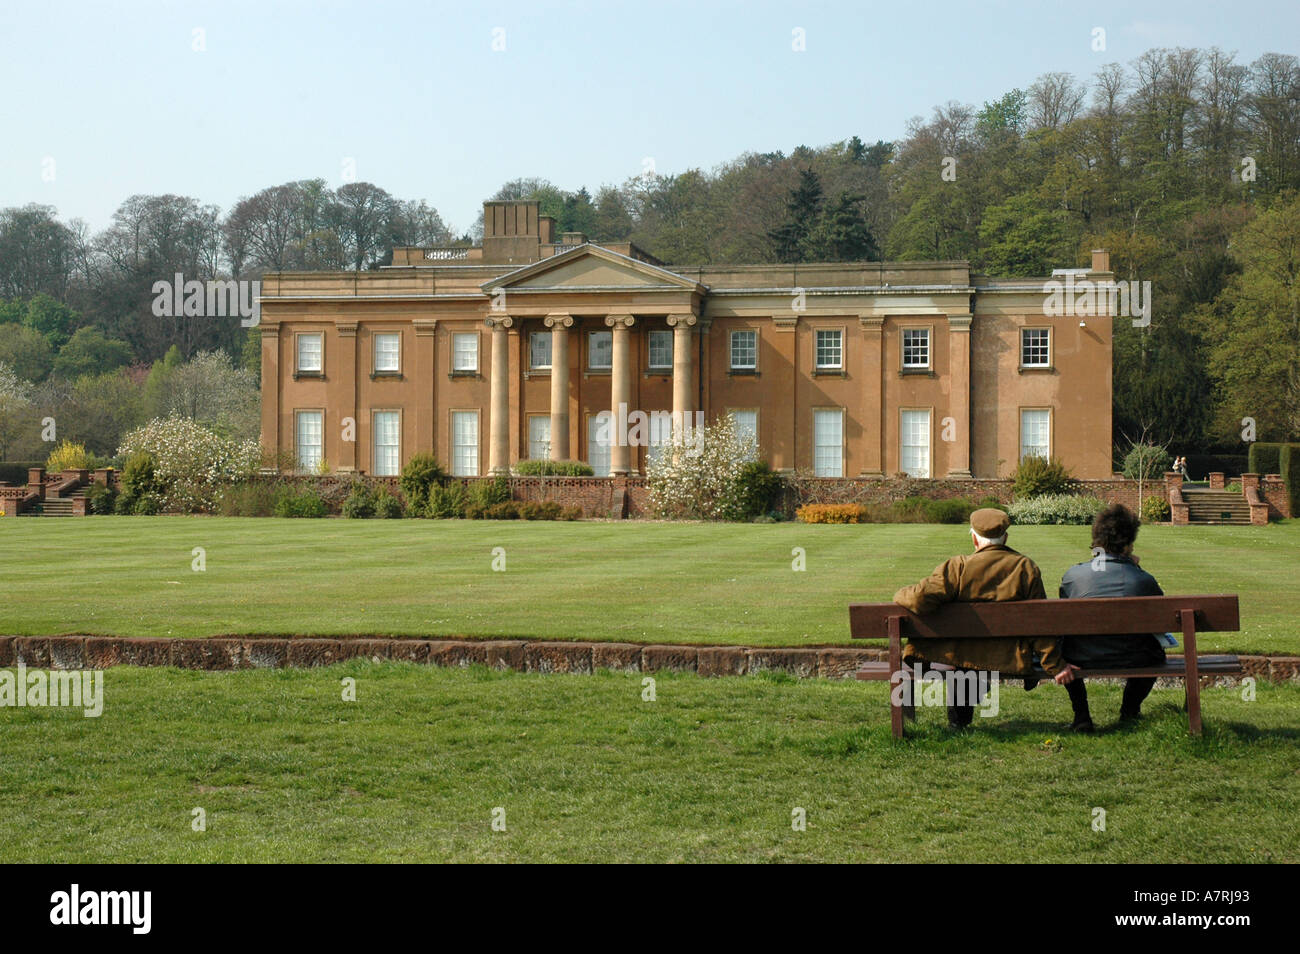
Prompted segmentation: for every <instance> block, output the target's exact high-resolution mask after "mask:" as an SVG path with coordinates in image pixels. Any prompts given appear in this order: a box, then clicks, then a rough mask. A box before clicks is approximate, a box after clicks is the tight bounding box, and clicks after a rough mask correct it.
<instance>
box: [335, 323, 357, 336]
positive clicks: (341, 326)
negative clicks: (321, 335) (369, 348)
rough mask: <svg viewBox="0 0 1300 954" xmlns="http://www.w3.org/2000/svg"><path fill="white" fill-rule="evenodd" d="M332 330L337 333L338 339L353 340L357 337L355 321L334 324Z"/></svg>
mask: <svg viewBox="0 0 1300 954" xmlns="http://www.w3.org/2000/svg"><path fill="white" fill-rule="evenodd" d="M334 328H335V330H336V331H338V333H339V337H340V338H355V337H356V336H357V323H356V322H355V321H338V322H335V323H334Z"/></svg>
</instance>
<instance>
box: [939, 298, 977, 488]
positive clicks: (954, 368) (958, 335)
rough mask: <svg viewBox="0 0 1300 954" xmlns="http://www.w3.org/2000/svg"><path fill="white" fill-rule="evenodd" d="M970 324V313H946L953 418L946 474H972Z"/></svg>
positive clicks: (965, 475) (952, 475)
mask: <svg viewBox="0 0 1300 954" xmlns="http://www.w3.org/2000/svg"><path fill="white" fill-rule="evenodd" d="M970 324H971V316H970V315H949V316H948V381H949V385H948V413H949V414H950V415H951V417H952V419H953V422H952V423H953V435H952V438H953V439H952V441H951V442H950V444H949V447H948V476H949V477H969V476H970V475H971V472H970ZM941 434H942V432H941Z"/></svg>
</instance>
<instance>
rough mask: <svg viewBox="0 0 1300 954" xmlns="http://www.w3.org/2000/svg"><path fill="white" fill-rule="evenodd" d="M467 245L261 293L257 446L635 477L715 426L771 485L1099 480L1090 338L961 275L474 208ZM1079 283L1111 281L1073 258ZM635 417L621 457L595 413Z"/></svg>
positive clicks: (1081, 328)
mask: <svg viewBox="0 0 1300 954" xmlns="http://www.w3.org/2000/svg"><path fill="white" fill-rule="evenodd" d="M484 221H485V225H484V237H483V243H482V245H481V246H479V247H473V248H427V249H424V248H398V249H395V250H394V254H393V264H392V265H390V266H387V267H384V268H380V269H377V270H374V271H363V272H282V273H273V274H268V275H266V276H264V278H263V284H262V297H261V329H262V441H263V444H264V446H266V447H269V448H273V449H275V450H276V451H277V452H279V453H280V454H281V456H282V457H283V458H284V459H286V461H292V462H293V463H294V464H295V465H296V467H297V468H298V469H300V470H304V471H311V470H315V469H317V468H321V467H328V468H330V469H332V470H339V471H358V472H362V473H367V474H373V475H394V474H397V473H399V472H400V470H401V468H402V466H403V464H404V463H405V462H406V461H407V460H409V459H410V457H411V456H412V455H414V454H417V453H422V452H431V453H433V454H434V455H435V456H436V457H437V458H438V460H439V462H440V463H442V464H443V465H444V466H445V467H447V469H448V470H450V471H451V472H452V473H454V474H458V475H464V476H474V475H483V474H490V473H505V472H508V470H509V468H510V467H511V466H512V465H514V464H515V463H517V462H518V461H520V460H523V459H537V458H549V459H551V460H583V461H586V462H588V463H590V464H591V465H592V466H593V467H594V468H595V470H596V473H597V474H598V475H602V474H611V475H616V476H617V475H629V476H630V475H636V474H644V473H645V468H646V464H647V461H648V460H649V459H650V456H651V455H653V454H655V453H659V452H661V449H662V447H663V445H664V444H666V443H667V442H668V441H669V440H670V430H671V428H670V426H669V425H668V423H667V422H668V421H669V420H670V418H669V416H668V415H666V414H662V415H661V414H654V413H653V412H672V414H674V415H676V416H677V417H678V418H679V419H681V418H685V419H687V420H693V419H694V418H695V412H703V415H704V418H705V419H706V420H713V419H714V418H716V417H717V416H719V415H722V414H729V415H731V416H732V417H733V419H734V420H735V422H736V424H737V427H738V429H740V430H741V431H742V432H743V433H745V434H746V435H748V436H749V437H750V438H751V439H752V440H754V441H755V442H756V444H757V453H758V456H759V457H761V458H762V459H764V460H767V461H768V462H769V463H771V465H772V466H773V467H775V468H777V469H783V470H792V469H797V470H800V471H809V472H814V473H816V474H818V475H820V476H826V477H841V476H843V477H856V476H874V475H881V476H891V475H894V474H897V473H907V474H909V475H911V476H913V477H920V478H925V477H950V476H956V477H962V476H973V477H980V478H991V477H1000V476H1005V475H1007V474H1008V473H1009V472H1010V471H1011V470H1012V469H1013V468H1014V467H1015V466H1016V463H1017V462H1018V461H1019V460H1020V459H1021V458H1022V457H1024V456H1026V455H1028V454H1042V455H1051V456H1055V457H1059V458H1061V459H1062V460H1063V461H1064V462H1065V464H1066V465H1067V466H1068V467H1069V468H1070V469H1071V470H1072V471H1073V473H1074V475H1075V476H1076V477H1080V478H1106V477H1109V476H1110V475H1111V321H1112V319H1111V318H1110V317H1107V316H1101V317H1096V318H1093V317H1086V318H1084V319H1080V318H1079V317H1078V316H1077V315H1073V316H1071V317H1053V316H1051V314H1049V312H1050V311H1051V309H1048V308H1046V307H1045V305H1044V300H1045V292H1044V287H1045V283H1046V282H1047V281H1049V279H1047V278H1042V279H997V278H990V277H988V276H984V275H980V274H976V273H973V272H972V271H971V270H970V267H969V265H968V264H967V263H965V262H884V263H881V262H855V263H846V264H810V265H720V266H703V267H701V266H690V267H678V266H672V265H667V264H665V263H663V262H660V261H658V260H656V259H655V258H654V257H653V256H650V255H648V254H646V253H645V252H643V251H642V250H640V249H638V248H637V247H636V246H634V245H632V244H630V243H621V244H617V243H604V244H594V243H591V242H588V241H587V239H586V237H585V236H583V235H581V234H577V233H565V234H563V235H558V236H557V235H556V234H555V223H554V221H553V220H552V219H550V218H548V217H546V216H542V215H540V214H539V210H538V205H537V203H535V202H508V201H507V202H487V203H485V204H484ZM1073 272H1074V274H1075V277H1076V278H1077V279H1079V280H1085V279H1086V280H1089V281H1093V282H1099V281H1100V282H1104V281H1108V280H1110V278H1111V275H1110V271H1109V256H1108V255H1107V253H1106V252H1104V251H1098V252H1094V253H1093V258H1092V267H1091V268H1090V269H1078V270H1073ZM637 410H640V411H642V412H644V413H645V414H647V415H652V416H651V420H650V425H649V427H648V433H647V434H646V435H644V436H645V437H646V438H647V439H646V440H641V441H631V442H624V441H621V440H620V439H619V435H620V434H621V433H622V431H621V430H620V429H619V427H617V426H614V427H610V426H607V425H608V422H609V421H610V420H611V415H612V416H613V417H614V418H615V419H619V416H620V412H621V415H622V417H621V419H622V420H626V419H627V416H628V414H629V413H631V412H635V411H637Z"/></svg>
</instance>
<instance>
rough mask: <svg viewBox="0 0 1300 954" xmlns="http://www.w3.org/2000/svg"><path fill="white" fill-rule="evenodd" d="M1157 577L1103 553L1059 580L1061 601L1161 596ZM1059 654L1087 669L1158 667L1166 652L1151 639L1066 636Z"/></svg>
mask: <svg viewBox="0 0 1300 954" xmlns="http://www.w3.org/2000/svg"><path fill="white" fill-rule="evenodd" d="M1164 595H1165V594H1164V591H1163V590H1161V589H1160V584H1159V583H1157V582H1156V578H1155V577H1154V576H1152V575H1151V574H1150V573H1148V572H1147V571H1146V570H1144V569H1142V568H1141V567H1140V566H1138V565H1137V564H1136V563H1134V562H1133V561H1132V560H1131V559H1129V558H1128V557H1125V556H1115V555H1114V554H1111V553H1103V554H1102V555H1101V556H1100V557H1098V558H1096V559H1095V560H1088V561H1087V562H1085V563H1076V564H1075V565H1074V566H1072V567H1070V568H1069V569H1068V570H1066V571H1065V576H1063V577H1061V590H1060V596H1061V599H1087V598H1090V597H1098V596H1164ZM1062 652H1063V654H1064V656H1065V659H1066V661H1067V662H1072V663H1074V664H1075V665H1076V666H1083V667H1084V668H1090V669H1124V668H1127V667H1129V666H1158V665H1160V664H1161V663H1163V662H1164V661H1165V651H1164V648H1163V647H1162V646H1161V645H1160V642H1159V640H1158V639H1157V638H1156V636H1155V635H1152V636H1066V637H1065V639H1064V640H1062Z"/></svg>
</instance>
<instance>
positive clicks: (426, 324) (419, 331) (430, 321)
mask: <svg viewBox="0 0 1300 954" xmlns="http://www.w3.org/2000/svg"><path fill="white" fill-rule="evenodd" d="M411 324H413V325H415V333H416V335H417V336H420V337H423V336H425V335H431V334H433V333H434V332H435V331H437V330H438V319H437V318H416V319H415V320H414V321H412V322H411Z"/></svg>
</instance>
